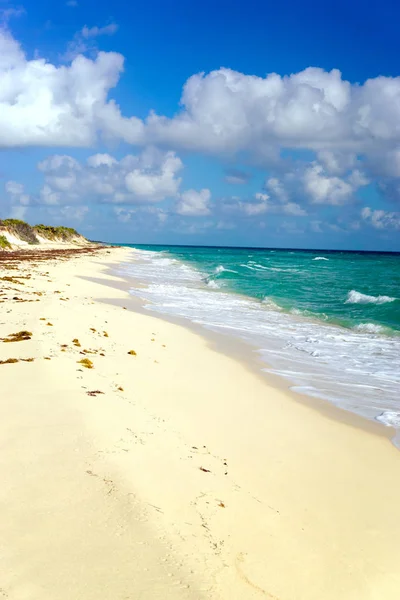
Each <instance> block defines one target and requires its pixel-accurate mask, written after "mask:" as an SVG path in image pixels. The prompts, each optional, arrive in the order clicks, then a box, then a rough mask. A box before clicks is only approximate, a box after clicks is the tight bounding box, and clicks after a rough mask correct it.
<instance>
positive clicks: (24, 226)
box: [0, 219, 39, 244]
mask: <svg viewBox="0 0 400 600" xmlns="http://www.w3.org/2000/svg"><path fill="white" fill-rule="evenodd" d="M0 227H5V228H6V229H7V230H8V231H10V233H13V234H14V235H15V236H16V237H18V238H20V239H21V240H23V241H24V242H28V244H38V243H39V242H38V239H37V237H36V235H35V232H34V230H33V228H32V227H31V226H30V225H29V224H28V223H25V221H21V220H20V219H4V220H2V221H0Z"/></svg>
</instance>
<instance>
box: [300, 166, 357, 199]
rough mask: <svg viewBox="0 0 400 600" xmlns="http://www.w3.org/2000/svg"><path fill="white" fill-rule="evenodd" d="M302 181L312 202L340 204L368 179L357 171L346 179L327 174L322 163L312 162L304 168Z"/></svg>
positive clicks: (350, 197)
mask: <svg viewBox="0 0 400 600" xmlns="http://www.w3.org/2000/svg"><path fill="white" fill-rule="evenodd" d="M302 183H303V185H304V190H305V193H306V195H307V196H308V198H309V200H310V202H311V203H312V204H332V205H341V204H346V202H349V201H350V200H351V199H352V197H353V194H354V192H355V191H356V190H357V189H358V188H359V187H360V186H362V185H366V184H367V183H368V180H367V179H366V178H365V177H364V176H363V175H362V173H361V172H359V171H353V172H352V173H351V174H350V176H349V178H348V179H347V180H345V179H342V178H340V177H337V176H336V175H328V174H327V173H326V172H325V171H324V168H323V167H322V165H319V164H317V163H313V164H312V166H310V167H308V168H306V169H305V171H304V174H303V176H302Z"/></svg>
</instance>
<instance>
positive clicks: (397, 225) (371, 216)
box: [361, 206, 400, 230]
mask: <svg viewBox="0 0 400 600" xmlns="http://www.w3.org/2000/svg"><path fill="white" fill-rule="evenodd" d="M361 218H362V219H363V220H364V221H365V222H366V223H368V224H369V225H371V227H374V228H375V229H382V230H383V229H395V230H398V229H400V213H399V212H387V211H384V210H373V209H372V208H370V207H369V206H366V207H365V208H363V209H362V211H361Z"/></svg>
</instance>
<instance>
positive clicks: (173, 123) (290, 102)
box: [145, 67, 400, 168]
mask: <svg viewBox="0 0 400 600" xmlns="http://www.w3.org/2000/svg"><path fill="white" fill-rule="evenodd" d="M399 94H400V78H390V77H377V78H375V79H370V80H368V81H366V82H365V83H364V84H363V85H355V84H354V85H352V84H350V83H349V82H348V81H345V80H343V79H342V77H341V73H340V72H339V71H338V70H335V69H334V70H332V71H330V72H326V71H324V70H323V69H319V68H313V67H309V68H307V69H306V70H304V71H302V72H300V73H295V74H293V75H290V76H283V77H282V76H280V75H277V74H275V73H270V74H268V75H267V76H266V77H265V78H261V77H255V76H253V75H245V74H243V73H239V72H236V71H232V70H230V69H219V70H217V71H213V72H211V73H208V74H204V73H200V74H197V75H193V76H192V77H190V78H189V79H188V80H187V82H186V84H185V86H184V88H183V94H182V99H181V104H182V106H183V109H182V111H181V112H180V113H179V114H178V115H176V116H175V117H173V118H172V119H169V118H166V117H163V116H159V115H156V114H154V113H152V114H150V116H149V117H148V119H147V120H146V123H145V137H146V138H147V140H150V141H151V142H163V143H170V144H172V145H174V146H180V147H185V148H188V149H195V150H202V151H206V152H216V153H221V152H222V153H232V152H239V151H248V152H250V153H255V154H260V155H262V154H263V149H265V147H266V146H267V147H273V146H274V145H278V146H279V147H284V148H307V149H312V150H315V151H325V152H326V151H327V150H330V151H336V152H337V151H338V150H340V151H342V152H343V151H346V152H347V153H350V152H352V153H353V154H354V153H356V152H362V151H366V152H367V151H368V150H370V149H371V147H373V146H377V145H379V144H383V145H387V144H390V143H393V142H396V143H398V142H399V141H400V126H399V125H400V103H399V101H398V98H399ZM329 158H330V159H331V162H332V160H333V159H334V157H332V156H331V157H328V156H327V157H326V160H328V159H329ZM335 160H336V162H337V160H338V159H337V158H336V159H335ZM337 168H339V165H337Z"/></svg>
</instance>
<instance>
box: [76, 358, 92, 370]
mask: <svg viewBox="0 0 400 600" xmlns="http://www.w3.org/2000/svg"><path fill="white" fill-rule="evenodd" d="M76 362H77V363H79V364H80V365H82V366H83V367H85V369H93V363H92V361H91V360H89V359H88V358H82V359H81V360H78V361H76Z"/></svg>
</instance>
